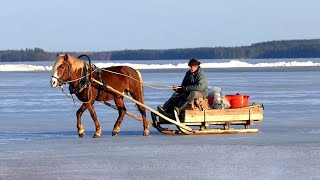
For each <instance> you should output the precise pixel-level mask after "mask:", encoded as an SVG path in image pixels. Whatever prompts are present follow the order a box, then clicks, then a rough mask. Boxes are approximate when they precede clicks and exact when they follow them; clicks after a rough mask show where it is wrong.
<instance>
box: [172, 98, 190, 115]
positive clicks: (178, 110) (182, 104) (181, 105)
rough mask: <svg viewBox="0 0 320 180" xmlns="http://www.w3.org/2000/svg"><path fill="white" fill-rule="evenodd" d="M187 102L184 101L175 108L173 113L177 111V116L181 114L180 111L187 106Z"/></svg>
mask: <svg viewBox="0 0 320 180" xmlns="http://www.w3.org/2000/svg"><path fill="white" fill-rule="evenodd" d="M188 104H189V102H188V101H185V102H183V103H181V104H179V106H176V107H175V108H174V109H175V111H177V113H178V115H179V114H180V113H181V111H183V110H184V109H185V108H186V107H187V106H188Z"/></svg>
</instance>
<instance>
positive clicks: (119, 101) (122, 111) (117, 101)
mask: <svg viewBox="0 0 320 180" xmlns="http://www.w3.org/2000/svg"><path fill="white" fill-rule="evenodd" d="M114 102H115V104H116V106H117V107H118V113H119V116H118V119H117V121H116V122H115V123H114V127H113V130H112V136H115V135H118V134H119V132H120V126H121V123H122V121H123V117H124V115H125V113H126V111H127V110H126V108H125V106H124V101H123V98H116V99H115V100H114Z"/></svg>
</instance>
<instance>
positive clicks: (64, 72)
mask: <svg viewBox="0 0 320 180" xmlns="http://www.w3.org/2000/svg"><path fill="white" fill-rule="evenodd" d="M66 71H67V69H65V70H64V71H63V74H62V75H61V76H60V78H62V77H63V76H64V75H65V74H66ZM51 77H52V78H55V79H56V80H57V81H58V83H59V84H58V85H59V86H62V85H63V84H67V83H69V82H70V65H69V64H68V79H67V81H65V82H62V81H61V80H60V78H58V77H55V76H54V75H52V76H51Z"/></svg>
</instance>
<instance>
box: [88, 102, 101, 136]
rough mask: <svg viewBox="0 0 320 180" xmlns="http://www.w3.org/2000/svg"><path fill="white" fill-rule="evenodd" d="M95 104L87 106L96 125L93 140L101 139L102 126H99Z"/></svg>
mask: <svg viewBox="0 0 320 180" xmlns="http://www.w3.org/2000/svg"><path fill="white" fill-rule="evenodd" d="M93 103H94V102H93ZM93 103H88V104H86V105H87V108H88V110H89V112H90V115H91V118H92V120H93V122H94V125H95V126H96V132H95V133H94V135H93V138H99V137H101V126H100V124H99V121H98V118H97V114H96V111H95V110H94V106H93Z"/></svg>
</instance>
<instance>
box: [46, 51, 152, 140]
mask: <svg viewBox="0 0 320 180" xmlns="http://www.w3.org/2000/svg"><path fill="white" fill-rule="evenodd" d="M57 57H58V59H57V61H56V62H55V64H54V66H53V68H52V78H51V87H53V88H56V87H58V86H61V85H62V84H65V83H68V84H69V85H70V87H71V88H69V89H71V90H70V91H72V93H74V94H75V95H76V96H77V97H78V99H79V100H81V101H82V102H83V104H82V105H81V107H80V108H79V110H78V111H77V113H76V115H77V128H78V134H79V137H83V136H84V135H85V131H84V128H83V126H82V123H81V116H82V114H83V112H84V111H85V110H87V109H88V110H89V112H90V114H91V117H92V119H93V121H94V124H95V126H96V132H95V134H94V136H93V137H94V138H97V137H100V136H101V126H100V124H99V121H98V119H97V115H96V111H95V109H94V106H93V104H94V103H95V101H109V100H114V102H115V105H116V106H117V107H118V112H119V116H118V119H117V121H116V122H115V124H114V128H113V130H112V135H113V136H114V135H117V134H118V133H119V132H120V125H121V122H122V120H123V117H124V115H125V113H126V108H125V104H124V100H123V96H121V95H119V94H117V93H115V92H113V91H111V90H110V89H109V90H108V86H111V87H113V88H114V89H116V90H118V91H120V92H124V93H130V95H131V96H132V97H133V98H134V99H135V100H137V101H139V102H141V103H143V86H142V78H141V74H140V72H139V71H138V70H135V69H133V68H131V67H128V66H112V67H108V68H102V69H98V68H95V67H93V66H91V67H89V66H90V65H88V64H86V62H85V61H82V60H81V59H78V58H75V57H72V56H70V55H68V54H64V55H57ZM89 68H92V69H93V71H92V72H91V70H90V69H89ZM90 72H91V74H90ZM90 77H92V78H94V79H96V80H98V81H100V82H102V83H103V84H104V85H105V86H101V85H99V84H97V83H95V82H90ZM137 106H138V109H139V112H140V113H141V115H142V119H143V128H144V130H143V135H144V136H148V135H149V126H148V121H147V119H146V109H145V108H144V107H142V106H139V105H138V104H137Z"/></svg>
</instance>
